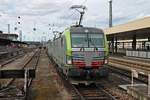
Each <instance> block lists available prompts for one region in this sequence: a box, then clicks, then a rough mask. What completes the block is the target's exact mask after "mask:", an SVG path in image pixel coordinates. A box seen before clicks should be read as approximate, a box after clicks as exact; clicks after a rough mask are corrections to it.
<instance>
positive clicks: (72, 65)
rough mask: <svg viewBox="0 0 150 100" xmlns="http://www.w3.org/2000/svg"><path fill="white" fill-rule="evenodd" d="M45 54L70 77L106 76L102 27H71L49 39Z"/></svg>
mask: <svg viewBox="0 0 150 100" xmlns="http://www.w3.org/2000/svg"><path fill="white" fill-rule="evenodd" d="M48 53H49V55H50V56H52V58H53V60H54V61H55V62H56V63H57V64H58V68H59V69H60V70H61V72H62V73H63V74H65V75H66V76H67V78H69V79H71V80H79V81H83V80H84V81H91V80H97V79H98V80H99V79H101V78H106V77H108V68H107V63H108V45H107V39H106V35H105V34H104V32H103V30H101V29H98V28H91V27H83V26H71V27H70V28H67V29H66V30H65V31H64V32H63V33H62V34H60V35H59V37H57V38H54V40H53V41H51V42H49V45H48Z"/></svg>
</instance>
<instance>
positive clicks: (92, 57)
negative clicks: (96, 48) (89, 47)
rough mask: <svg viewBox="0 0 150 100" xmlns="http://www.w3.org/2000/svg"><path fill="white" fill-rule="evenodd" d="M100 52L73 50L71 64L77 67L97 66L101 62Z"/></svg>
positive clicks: (101, 54) (101, 55)
mask: <svg viewBox="0 0 150 100" xmlns="http://www.w3.org/2000/svg"><path fill="white" fill-rule="evenodd" d="M103 58H104V56H103V53H102V52H87V51H86V52H85V51H84V52H73V65H74V66H76V67H78V68H98V67H99V66H101V65H102V64H103Z"/></svg>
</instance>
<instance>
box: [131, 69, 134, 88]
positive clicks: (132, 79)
mask: <svg viewBox="0 0 150 100" xmlns="http://www.w3.org/2000/svg"><path fill="white" fill-rule="evenodd" d="M133 73H134V72H133V70H132V73H131V86H133V81H134V79H133Z"/></svg>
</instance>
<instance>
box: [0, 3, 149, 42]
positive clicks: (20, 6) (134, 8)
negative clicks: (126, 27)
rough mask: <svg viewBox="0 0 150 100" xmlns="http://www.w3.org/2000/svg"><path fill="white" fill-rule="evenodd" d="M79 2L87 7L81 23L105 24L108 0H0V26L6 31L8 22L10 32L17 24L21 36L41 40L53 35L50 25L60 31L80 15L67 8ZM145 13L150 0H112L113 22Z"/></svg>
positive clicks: (139, 16) (121, 21) (134, 17)
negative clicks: (34, 29) (21, 33)
mask: <svg viewBox="0 0 150 100" xmlns="http://www.w3.org/2000/svg"><path fill="white" fill-rule="evenodd" d="M81 4H82V5H85V6H86V7H87V10H86V14H85V16H84V20H83V25H85V26H90V27H98V28H106V27H108V0H0V30H2V31H3V32H7V24H10V25H11V32H12V33H17V32H18V30H16V31H15V30H14V27H20V29H19V30H22V32H23V36H22V38H23V40H34V41H41V39H42V37H43V36H46V40H48V39H49V38H52V37H53V34H52V30H49V28H51V27H53V30H58V31H63V29H65V27H68V26H70V25H72V24H74V23H75V22H76V21H77V20H78V19H79V13H78V12H76V11H75V10H70V9H69V8H70V7H71V5H81ZM18 16H20V17H21V18H20V20H19V19H18ZM147 16H150V0H113V25H118V24H123V23H126V22H129V21H132V20H136V19H139V18H143V17H147ZM18 21H20V22H21V25H20V26H18V24H17V22H18ZM34 27H36V29H37V30H36V31H33V28H34Z"/></svg>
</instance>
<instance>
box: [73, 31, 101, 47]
mask: <svg viewBox="0 0 150 100" xmlns="http://www.w3.org/2000/svg"><path fill="white" fill-rule="evenodd" d="M71 37H72V47H79V48H80V47H91V48H93V47H104V34H102V33H72V34H71Z"/></svg>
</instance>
